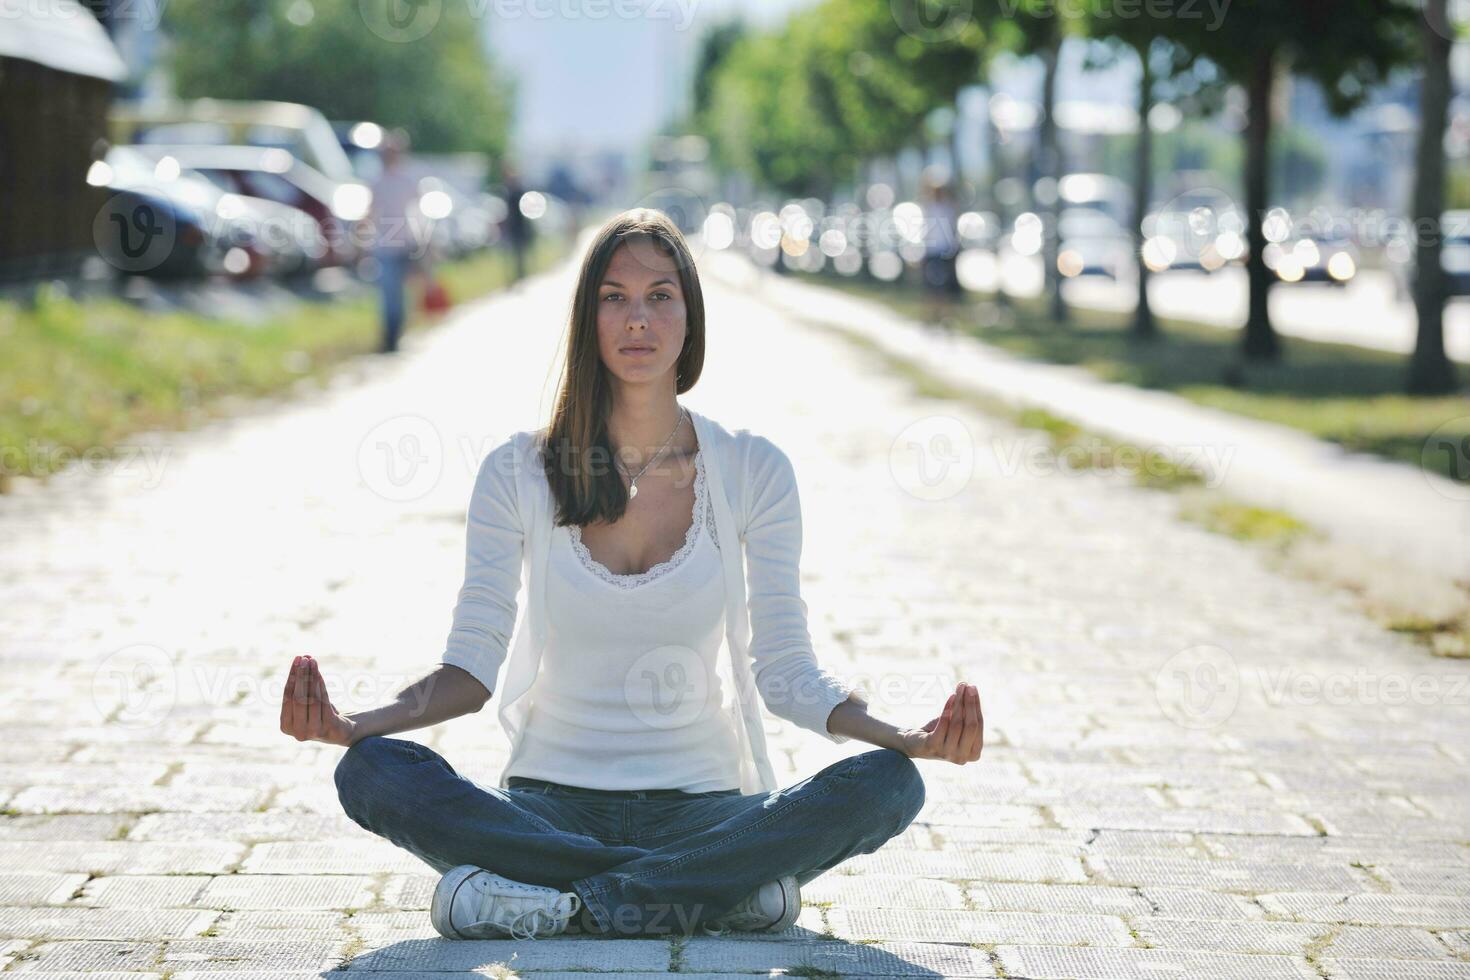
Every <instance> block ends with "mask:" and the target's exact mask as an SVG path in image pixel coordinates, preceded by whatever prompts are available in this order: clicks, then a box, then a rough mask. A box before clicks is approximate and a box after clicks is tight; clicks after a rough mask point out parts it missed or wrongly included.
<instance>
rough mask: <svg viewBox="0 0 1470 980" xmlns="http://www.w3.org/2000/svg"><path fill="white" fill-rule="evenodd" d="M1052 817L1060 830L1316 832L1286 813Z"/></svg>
mask: <svg viewBox="0 0 1470 980" xmlns="http://www.w3.org/2000/svg"><path fill="white" fill-rule="evenodd" d="M1052 816H1053V817H1054V818H1055V819H1056V821H1057V823H1059V824H1061V825H1062V826H1063V827H1100V828H1101V827H1109V828H1116V829H1122V830H1191V831H1193V830H1210V831H1216V832H1218V833H1241V834H1301V835H1313V834H1316V830H1315V829H1314V828H1313V827H1312V825H1311V824H1309V823H1307V822H1306V821H1305V820H1303V819H1302V818H1301V817H1298V816H1295V815H1294V814H1290V813H1280V812H1278V813H1271V812H1268V811H1264V810H1236V809H1214V810H1206V809H1198V808H1193V809H1175V810H1169V809H1164V808H1161V807H1154V808H1151V809H1144V808H1142V807H1137V808H1131V809H1124V808H1121V807H1107V808H1094V807H1073V806H1059V807H1053V808H1052Z"/></svg>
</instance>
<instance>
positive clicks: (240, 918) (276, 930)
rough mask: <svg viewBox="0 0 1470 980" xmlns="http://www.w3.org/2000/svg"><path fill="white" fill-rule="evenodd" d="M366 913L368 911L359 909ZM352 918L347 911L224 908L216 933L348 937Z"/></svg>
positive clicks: (293, 937)
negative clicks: (232, 909)
mask: <svg viewBox="0 0 1470 980" xmlns="http://www.w3.org/2000/svg"><path fill="white" fill-rule="evenodd" d="M358 914H359V915H362V914H364V913H358ZM351 921H352V920H351V919H349V918H348V916H347V914H346V913H344V912H326V911H310V910H297V909H291V910H286V911H281V910H277V909H240V910H237V911H230V912H224V913H222V914H221V915H220V917H219V919H217V920H216V921H215V924H214V933H215V936H216V937H218V938H220V939H281V940H292V941H302V940H309V939H318V940H319V939H324V938H330V939H336V938H338V937H339V935H340V936H341V938H344V939H345V938H347V937H348V936H349V935H350V933H351V929H349V927H348V925H347V923H349V922H351Z"/></svg>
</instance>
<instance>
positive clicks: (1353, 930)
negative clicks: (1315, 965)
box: [1317, 926, 1444, 960]
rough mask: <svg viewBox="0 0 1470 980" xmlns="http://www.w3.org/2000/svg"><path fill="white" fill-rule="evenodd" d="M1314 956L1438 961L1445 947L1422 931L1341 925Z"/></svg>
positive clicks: (1429, 934)
mask: <svg viewBox="0 0 1470 980" xmlns="http://www.w3.org/2000/svg"><path fill="white" fill-rule="evenodd" d="M1317 955H1318V956H1319V957H1333V958H1352V959H1357V958H1369V959H1376V958H1384V959H1405V960H1411V959H1440V958H1442V957H1443V956H1444V945H1443V944H1442V943H1440V941H1439V940H1437V939H1435V938H1434V936H1433V935H1432V934H1431V933H1429V932H1427V931H1425V930H1423V929H1406V928H1384V927H1379V926H1341V927H1337V928H1335V929H1334V930H1333V934H1332V939H1331V940H1330V941H1329V942H1328V943H1327V945H1326V946H1324V947H1322V948H1321V949H1320V950H1319V951H1318V953H1317Z"/></svg>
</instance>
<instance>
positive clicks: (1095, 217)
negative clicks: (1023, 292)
mask: <svg viewBox="0 0 1470 980" xmlns="http://www.w3.org/2000/svg"><path fill="white" fill-rule="evenodd" d="M1057 231H1058V235H1059V236H1060V240H1059V244H1058V250H1057V271H1058V272H1060V273H1061V274H1062V275H1064V276H1066V277H1068V278H1074V277H1076V276H1106V277H1107V278H1109V279H1112V280H1114V281H1116V280H1118V279H1120V278H1122V277H1123V276H1126V275H1128V274H1129V272H1130V271H1131V270H1132V269H1133V267H1134V259H1133V239H1132V238H1131V237H1130V236H1129V234H1128V231H1127V229H1126V228H1125V227H1124V226H1123V225H1121V224H1119V223H1118V222H1117V221H1116V220H1115V219H1114V218H1113V217H1112V216H1111V215H1109V214H1107V213H1106V212H1104V211H1100V210H1091V209H1087V208H1068V209H1066V210H1064V211H1063V212H1062V213H1061V214H1060V215H1059V216H1058V217H1057Z"/></svg>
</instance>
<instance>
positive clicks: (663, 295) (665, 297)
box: [654, 290, 674, 299]
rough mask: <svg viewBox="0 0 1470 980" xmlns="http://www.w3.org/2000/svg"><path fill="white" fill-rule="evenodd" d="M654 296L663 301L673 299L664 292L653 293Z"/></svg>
mask: <svg viewBox="0 0 1470 980" xmlns="http://www.w3.org/2000/svg"><path fill="white" fill-rule="evenodd" d="M654 295H655V296H662V297H663V298H664V299H673V298H674V297H672V296H670V295H669V294H668V293H666V292H664V291H663V290H659V291H658V292H656V293H654Z"/></svg>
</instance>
